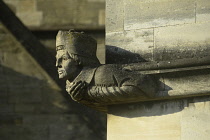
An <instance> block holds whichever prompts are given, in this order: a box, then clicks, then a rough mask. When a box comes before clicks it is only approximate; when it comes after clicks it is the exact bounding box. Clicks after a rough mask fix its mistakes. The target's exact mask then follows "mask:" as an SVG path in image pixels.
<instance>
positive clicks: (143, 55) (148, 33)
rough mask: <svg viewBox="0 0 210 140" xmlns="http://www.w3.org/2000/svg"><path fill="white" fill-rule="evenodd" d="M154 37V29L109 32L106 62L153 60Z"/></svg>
mask: <svg viewBox="0 0 210 140" xmlns="http://www.w3.org/2000/svg"><path fill="white" fill-rule="evenodd" d="M153 39H154V35H153V29H144V30H135V31H134V30H131V31H124V32H112V33H107V34H106V63H134V62H144V61H152V58H153V49H154V40H153Z"/></svg>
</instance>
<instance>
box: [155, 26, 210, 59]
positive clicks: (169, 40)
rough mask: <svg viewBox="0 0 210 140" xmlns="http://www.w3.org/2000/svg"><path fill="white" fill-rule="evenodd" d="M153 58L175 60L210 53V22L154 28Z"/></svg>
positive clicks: (203, 55)
mask: <svg viewBox="0 0 210 140" xmlns="http://www.w3.org/2000/svg"><path fill="white" fill-rule="evenodd" d="M154 34H155V51H154V60H156V61H161V60H175V59H182V58H193V57H205V56H209V55H210V24H209V23H201V24H187V25H182V26H181V25H179V26H171V27H162V28H155V30H154Z"/></svg>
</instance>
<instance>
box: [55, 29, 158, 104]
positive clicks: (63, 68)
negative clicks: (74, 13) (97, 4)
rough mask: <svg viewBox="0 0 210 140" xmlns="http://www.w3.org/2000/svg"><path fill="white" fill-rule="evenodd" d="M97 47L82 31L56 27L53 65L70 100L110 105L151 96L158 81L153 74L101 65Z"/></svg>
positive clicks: (122, 67)
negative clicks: (54, 61)
mask: <svg viewBox="0 0 210 140" xmlns="http://www.w3.org/2000/svg"><path fill="white" fill-rule="evenodd" d="M96 49H97V43H96V40H95V39H93V38H92V37H91V36H88V35H86V34H84V33H83V32H81V33H80V32H75V31H59V32H58V34H57V36H56V51H57V55H56V67H57V69H58V74H59V78H60V79H64V80H66V91H67V92H68V93H69V95H70V96H71V97H72V99H73V100H75V101H77V102H81V103H90V104H103V105H110V104H116V103H124V102H135V101H136V100H148V99H149V98H152V97H154V95H155V93H156V88H157V84H156V80H155V79H154V78H153V77H152V76H150V75H147V74H141V73H139V72H135V71H132V70H127V69H124V67H125V65H119V64H105V65H102V64H100V62H99V60H98V58H97V57H96Z"/></svg>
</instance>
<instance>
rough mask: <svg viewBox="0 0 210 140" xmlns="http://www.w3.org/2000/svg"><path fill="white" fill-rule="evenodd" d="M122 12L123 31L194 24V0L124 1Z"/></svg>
mask: <svg viewBox="0 0 210 140" xmlns="http://www.w3.org/2000/svg"><path fill="white" fill-rule="evenodd" d="M110 4H111V3H110ZM124 12H125V19H124V24H125V25H124V28H125V30H131V29H142V28H151V27H160V26H169V25H177V24H186V23H194V22H195V0H184V1H183V0H176V1H174V0H158V1H148V0H141V1H139V0H124ZM110 14H111V13H110Z"/></svg>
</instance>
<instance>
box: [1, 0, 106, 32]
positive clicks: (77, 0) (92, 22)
mask: <svg viewBox="0 0 210 140" xmlns="http://www.w3.org/2000/svg"><path fill="white" fill-rule="evenodd" d="M4 1H5V2H6V3H7V4H8V5H9V6H10V8H11V9H12V10H13V11H14V12H15V13H16V15H17V16H18V17H19V18H20V19H21V21H23V23H24V24H25V25H27V27H29V28H30V29H33V30H36V29H38V30H59V29H72V28H75V29H78V28H79V29H81V28H82V29H104V25H105V21H104V19H105V12H103V11H104V10H105V0H100V1H96V0H92V1H91V0H62V1H57V0H4Z"/></svg>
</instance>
